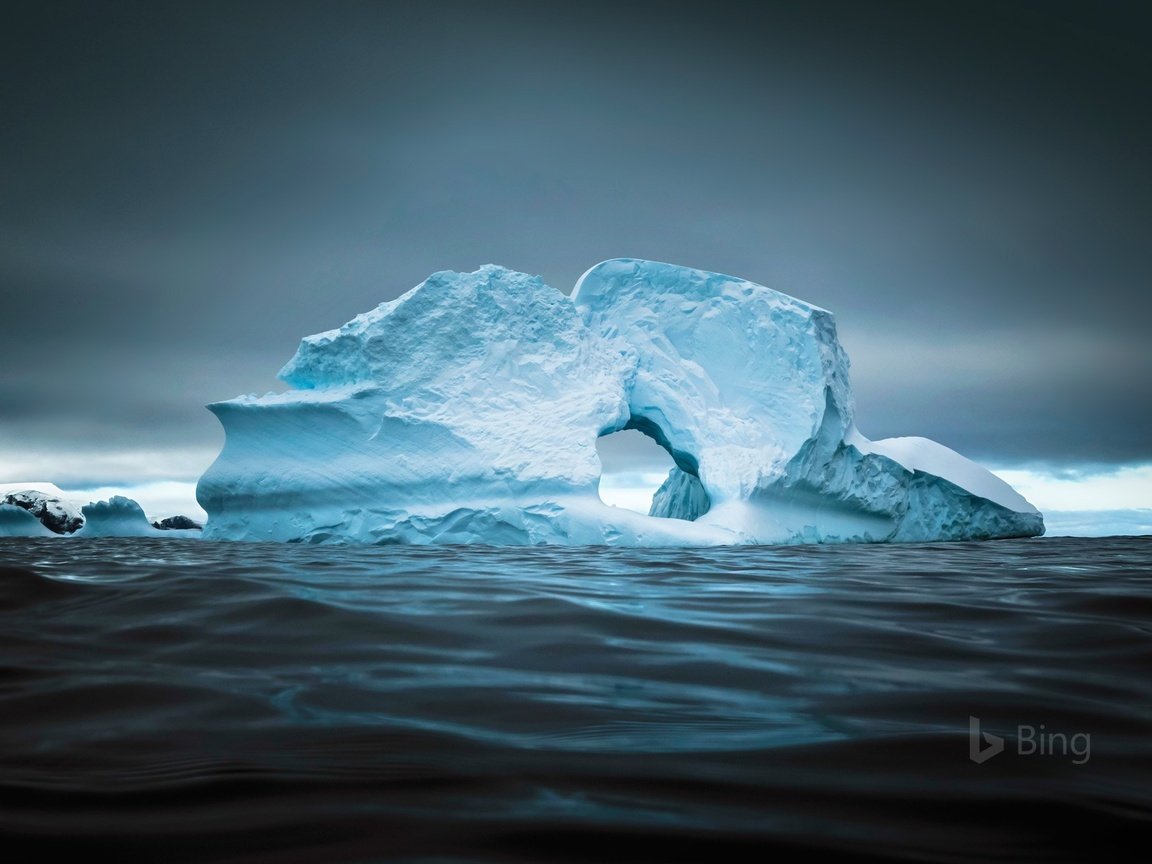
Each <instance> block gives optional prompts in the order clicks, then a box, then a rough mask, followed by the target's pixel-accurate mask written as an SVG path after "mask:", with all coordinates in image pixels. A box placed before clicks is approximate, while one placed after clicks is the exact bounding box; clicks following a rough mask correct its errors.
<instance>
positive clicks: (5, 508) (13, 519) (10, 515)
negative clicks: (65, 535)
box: [0, 504, 58, 537]
mask: <svg viewBox="0 0 1152 864" xmlns="http://www.w3.org/2000/svg"><path fill="white" fill-rule="evenodd" d="M56 536H58V535H57V534H55V533H54V532H52V531H50V530H48V529H47V528H46V527H44V525H43V524H41V522H40V520H39V519H37V518H36V516H35V514H33V513H32V512H31V511H29V510H27V509H25V508H24V507H20V506H18V505H16V504H0V537H56Z"/></svg>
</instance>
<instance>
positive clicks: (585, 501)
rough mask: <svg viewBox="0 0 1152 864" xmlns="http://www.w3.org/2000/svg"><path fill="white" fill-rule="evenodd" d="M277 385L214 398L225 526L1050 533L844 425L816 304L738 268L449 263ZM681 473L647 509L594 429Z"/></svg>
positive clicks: (1021, 508) (773, 538)
mask: <svg viewBox="0 0 1152 864" xmlns="http://www.w3.org/2000/svg"><path fill="white" fill-rule="evenodd" d="M280 377H281V378H282V379H283V380H284V381H285V382H287V383H288V384H289V385H290V387H291V388H292V389H290V390H288V391H287V392H284V393H279V394H268V395H266V396H262V397H256V396H244V397H239V398H237V399H232V400H230V401H226V402H218V403H215V404H213V405H210V406H209V408H210V409H211V410H212V411H213V412H214V413H215V414H216V416H217V417H218V418H219V419H220V421H221V423H222V424H223V426H224V429H225V432H226V441H225V445H224V449H223V451H222V452H221V454H220V456H219V458H218V459H217V460H216V462H215V463H214V464H213V465H212V466H211V467H210V468H209V469H208V471H207V472H206V473H205V474H204V476H203V477H202V478H201V479H200V483H199V484H198V487H197V498H198V500H199V502H200V504H201V505H202V506H203V507H204V509H205V510H206V511H207V512H208V514H209V519H208V523H207V525H206V526H205V532H204V536H205V537H206V538H217V539H242V540H294V541H309V542H321V541H329V540H353V541H363V542H392V543H489V544H537V543H565V544H616V545H712V544H753V543H795V542H838V541H922V540H959V539H979V538H993V537H1022V536H1031V535H1036V534H1040V533H1042V532H1043V521H1042V518H1041V516H1040V514H1039V513H1038V512H1037V510H1036V508H1034V507H1033V506H1032V505H1030V504H1029V503H1028V502H1027V501H1025V500H1024V499H1023V498H1022V497H1021V496H1020V495H1019V494H1017V493H1016V492H1015V491H1014V490H1013V489H1012V488H1011V487H1010V486H1008V484H1006V483H1004V482H1003V481H1002V480H1000V479H999V478H997V477H995V476H994V475H992V474H991V473H989V472H988V471H986V470H985V469H983V468H981V467H980V466H978V465H976V464H974V463H972V462H970V461H968V460H967V459H965V458H964V457H962V456H960V455H959V454H957V453H954V452H953V451H951V450H949V449H947V448H946V447H943V446H941V445H939V444H935V443H934V442H931V441H927V440H925V439H918V438H897V439H888V440H885V441H869V440H868V439H867V438H865V437H864V436H863V435H861V434H860V433H859V432H858V431H857V430H856V428H855V424H854V421H853V410H854V407H853V402H852V391H851V386H850V383H849V377H848V358H847V356H846V355H845V353H844V350H843V348H842V347H841V346H840V343H839V341H838V340H837V338H836V327H835V323H834V320H833V317H832V315H831V313H829V312H827V311H826V310H824V309H820V308H818V307H816V306H812V305H810V304H807V303H804V302H802V301H800V300H796V299H795V298H792V297H789V296H787V295H785V294H781V293H779V292H777V291H773V290H771V289H769V288H765V287H764V286H762V285H756V284H754V283H752V282H748V281H746V280H743V279H738V278H734V277H731V276H724V275H721V274H718V273H708V272H704V271H701V270H695V269H691V268H688V267H679V266H674V265H670V264H661V263H657V262H652V261H640V260H633V259H617V260H612V261H605V262H603V263H601V264H598V265H596V266H595V267H593V268H592V269H591V270H589V271H588V272H587V273H585V274H584V276H582V277H581V279H580V281H579V282H578V283H577V285H576V289H575V291H574V292H573V294H572V296H571V297H568V296H566V295H564V294H562V293H561V292H559V291H556V290H554V289H552V288H550V287H548V286H547V285H545V284H544V283H543V282H542V281H541V280H540V279H539V278H538V277H533V276H528V275H525V274H523V273H517V272H514V271H511V270H507V269H504V268H502V267H497V266H494V265H488V266H485V267H482V268H480V269H479V270H477V271H475V272H473V273H455V272H448V271H445V272H441V273H436V274H434V275H432V276H430V277H429V278H428V279H427V280H425V281H424V282H422V283H421V284H420V285H418V286H416V287H415V288H413V289H412V290H410V291H408V292H407V293H406V294H404V295H402V296H401V297H399V298H397V299H396V300H393V301H390V302H387V303H383V304H381V305H380V306H378V307H377V308H376V309H374V310H372V311H370V312H367V313H365V314H363V315H359V316H357V317H356V318H354V319H353V320H352V321H350V322H348V323H347V324H345V325H344V326H343V327H341V328H339V329H337V330H332V331H329V332H326V333H320V334H317V335H315V336H309V337H307V338H305V339H304V340H303V341H302V342H301V344H300V348H299V350H298V351H297V352H296V355H295V356H294V357H293V358H292V359H291V360H290V361H289V362H288V364H287V365H286V366H285V367H284V368H283V369H282V370H281V372H280ZM621 429H638V430H640V431H641V432H644V433H645V434H647V435H649V436H651V437H652V438H654V439H655V440H656V441H657V442H659V443H660V444H661V445H662V446H663V447H664V448H665V449H666V450H667V451H668V452H669V453H670V454H671V456H672V458H673V460H674V461H675V464H676V467H675V468H674V469H673V471H672V473H671V475H670V476H669V478H668V480H667V481H666V482H665V484H664V486H662V487H661V489H660V491H659V492H658V493H657V494H656V496H655V497H654V499H653V506H652V512H651V514H650V515H648V516H645V515H643V514H639V513H633V512H631V511H627V510H622V509H618V508H615V507H609V506H607V505H605V504H603V503H602V502H601V501H600V499H599V497H598V494H597V487H598V482H599V479H600V463H599V459H598V457H597V455H596V446H595V445H596V440H597V438H598V437H600V436H602V435H606V434H609V433H611V432H615V431H618V430H621Z"/></svg>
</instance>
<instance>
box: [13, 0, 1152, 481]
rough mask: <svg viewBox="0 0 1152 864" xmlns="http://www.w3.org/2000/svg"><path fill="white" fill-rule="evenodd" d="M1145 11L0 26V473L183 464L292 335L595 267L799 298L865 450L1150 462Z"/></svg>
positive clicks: (133, 18)
mask: <svg viewBox="0 0 1152 864" xmlns="http://www.w3.org/2000/svg"><path fill="white" fill-rule="evenodd" d="M624 6H627V7H628V9H629V11H628V12H627V13H626V14H622V13H621V11H620V7H624ZM1150 9H1152V7H1150V6H1149V5H1148V4H1146V3H1134V4H1126V3H1109V2H1084V3H1075V4H1067V3H1058V2H1051V0H1044V2H997V3H989V4H983V3H932V2H908V3H867V2H849V3H825V2H804V3H795V4H775V5H774V4H770V3H759V4H755V6H754V7H753V6H751V5H749V6H746V7H742V6H737V5H733V6H729V7H718V5H717V4H716V3H701V4H683V5H678V4H674V3H668V2H664V3H656V4H651V5H647V6H645V5H644V4H623V3H611V4H604V5H596V4H591V3H587V2H584V3H579V4H575V3H572V4H565V5H564V6H563V7H562V6H561V5H560V4H547V3H539V2H537V3H518V4H513V3H479V2H477V3H462V4H458V5H452V4H437V3H420V4H416V3H413V4H400V3H392V2H387V3H385V2H381V3H349V2H331V3H315V4H309V3H287V2H285V3H269V4H262V3H254V2H242V3H241V2H228V3H210V2H185V3H181V4H167V3H162V2H155V0H149V2H144V3H129V2H116V3H107V4H105V3H90V4H79V5H73V4H54V3H27V4H23V7H22V8H20V7H9V8H7V9H6V12H5V20H4V22H3V26H2V28H0V124H2V125H0V291H2V292H3V293H2V298H3V301H2V302H3V306H2V311H0V342H2V345H3V348H4V352H5V356H6V357H7V363H6V364H5V371H4V373H3V375H2V376H0V412H2V413H0V481H5V480H13V481H16V480H23V479H31V478H32V476H33V472H37V473H35V474H34V476H35V477H36V478H38V479H47V480H54V481H56V482H58V483H60V484H61V485H64V486H67V485H90V486H96V485H105V484H116V483H126V482H138V481H141V480H157V481H159V480H165V479H178V480H188V479H195V477H196V476H197V475H198V474H199V473H200V472H201V471H202V470H203V469H204V468H205V467H206V466H207V464H208V462H209V461H210V460H211V459H212V458H213V456H214V455H215V453H216V452H217V451H218V449H219V447H220V444H221V443H222V434H221V432H220V431H219V428H218V424H217V422H216V420H215V419H214V418H213V417H212V416H211V415H210V414H209V413H208V412H207V411H205V410H204V409H203V407H202V406H203V404H204V403H205V402H209V401H213V400H218V399H225V398H230V397H232V396H235V395H237V394H239V393H245V392H251V391H257V392H264V391H266V390H268V389H273V388H277V387H278V384H277V382H276V381H275V378H274V375H275V372H276V371H277V369H279V367H280V366H281V365H282V364H283V363H284V362H285V361H286V360H287V359H288V358H289V357H290V356H291V355H292V353H293V351H294V350H295V348H296V344H297V342H298V340H299V339H300V337H302V336H304V335H306V334H309V333H313V332H317V331H320V330H325V329H328V328H331V327H334V326H338V325H339V324H341V323H343V322H344V321H346V320H347V319H349V318H351V317H352V316H353V315H355V314H356V313H359V312H362V311H365V310H367V309H369V308H371V307H373V306H375V305H376V304H378V303H379V302H380V301H382V300H386V299H390V298H392V297H395V296H396V295H398V294H399V293H401V292H403V291H405V290H407V289H408V288H410V287H412V286H413V285H415V284H416V283H417V282H419V281H420V280H421V279H423V278H424V277H425V276H427V275H428V274H429V273H431V272H433V271H436V270H442V269H457V270H472V269H475V268H476V267H477V266H479V265H481V264H484V263H488V262H495V263H499V264H504V265H506V266H509V267H512V268H515V269H518V270H524V271H527V272H530V273H538V274H540V275H542V276H543V277H544V278H545V280H546V281H547V282H548V283H549V284H551V285H554V286H555V287H557V288H559V289H561V290H564V291H570V290H571V287H572V285H573V284H574V282H575V280H576V278H577V277H578V276H579V275H580V273H581V272H583V271H584V270H585V269H587V268H588V267H589V266H591V265H592V264H594V263H596V262H597V261H600V260H602V259H605V258H610V257H616V256H634V257H644V258H652V259H656V260H664V261H671V262H675V263H681V264H688V265H692V266H696V267H701V268H705V269H711V270H718V271H721V272H727V273H732V274H735V275H739V276H742V277H746V278H749V279H752V280H754V281H757V282H761V283H763V284H766V285H769V286H771V287H774V288H777V289H779V290H782V291H785V292H787V293H790V294H793V295H795V296H798V297H800V298H802V299H805V300H808V301H811V302H814V303H817V304H819V305H821V306H825V307H827V308H829V309H831V310H833V311H834V312H835V313H836V315H837V320H838V323H839V328H840V335H841V339H842V341H843V342H844V344H845V346H846V347H847V349H848V351H849V354H850V356H851V358H852V361H853V373H854V381H855V385H856V392H857V405H858V422H859V426H860V428H861V431H863V432H864V433H865V434H866V435H868V436H870V437H873V438H880V437H886V436H889V435H901V434H919V435H927V436H929V437H932V438H935V439H937V440H939V441H941V442H943V443H945V444H947V445H949V446H952V447H954V448H956V449H958V450H960V451H961V452H963V453H965V454H966V455H969V456H972V457H974V458H978V459H981V460H984V461H986V462H989V463H990V464H995V465H1000V466H1004V465H1024V464H1034V465H1040V464H1046V465H1048V466H1052V467H1055V468H1058V469H1063V468H1067V469H1069V470H1072V469H1074V468H1075V467H1076V466H1082V465H1085V464H1095V465H1098V466H1115V465H1119V464H1122V463H1137V462H1148V461H1152V435H1150V434H1149V432H1150V430H1152V398H1150V397H1152V385H1150V382H1152V351H1150V350H1149V348H1148V336H1147V331H1148V330H1149V326H1150V324H1152V321H1150V317H1152V316H1150V310H1152V296H1150V295H1152V110H1150V108H1149V106H1150V105H1152V51H1149V49H1148V45H1149V44H1150V40H1152V26H1150V24H1152V15H1150V12H1149V10H1150ZM62 454H66V456H67V458H65V457H64V456H63V455H62ZM53 472H54V473H53Z"/></svg>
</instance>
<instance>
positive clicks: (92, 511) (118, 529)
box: [72, 495, 171, 538]
mask: <svg viewBox="0 0 1152 864" xmlns="http://www.w3.org/2000/svg"><path fill="white" fill-rule="evenodd" d="M81 509H82V510H83V512H84V527H83V528H81V529H80V530H79V531H77V532H76V533H75V534H73V535H72V536H74V537H89V538H90V537H163V536H165V535H167V534H170V533H171V532H169V531H161V530H160V529H158V528H153V527H152V526H151V525H150V524H149V523H148V517H146V516H145V515H144V510H143V509H142V508H141V507H140V505H139V504H138V503H136V502H135V501H134V500H132V499H131V498H126V497H124V496H123V495H113V496H112V497H111V498H109V499H108V500H107V501H93V502H91V503H89V504H85V505H84V506H83V508H81Z"/></svg>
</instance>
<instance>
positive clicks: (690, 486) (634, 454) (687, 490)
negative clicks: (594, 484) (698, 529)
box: [596, 420, 708, 521]
mask: <svg viewBox="0 0 1152 864" xmlns="http://www.w3.org/2000/svg"><path fill="white" fill-rule="evenodd" d="M646 425H647V426H651V427H652V428H653V429H654V430H655V432H656V434H660V432H659V430H658V429H657V428H656V427H655V425H654V424H651V423H647V422H645V423H636V422H635V421H634V420H630V421H629V422H628V425H627V427H625V428H624V429H621V430H617V431H615V432H610V433H608V434H606V435H601V436H600V437H599V438H598V439H597V440H596V452H597V453H598V454H599V456H600V464H601V465H602V466H603V471H602V473H601V475H600V489H599V492H600V500H601V501H603V502H604V503H605V504H608V505H610V506H613V507H620V508H623V509H625V510H633V511H635V512H637V513H643V514H644V515H646V516H666V517H670V518H674V519H686V520H688V521H692V520H693V519H696V518H698V517H699V516H701V515H702V514H704V513H706V512H707V511H708V496H707V494H705V492H704V487H702V486H701V485H700V481H699V480H698V479H697V478H696V477H695V472H694V471H693V472H692V473H691V474H685V473H684V471H682V470H678V469H677V465H676V461H675V460H674V459H673V458H672V455H671V454H670V453H669V452H668V450H667V449H666V447H665V446H664V445H663V443H660V442H659V441H658V440H657V439H656V437H655V435H652V434H649V432H648V431H647V429H646ZM661 437H663V436H662V435H661ZM685 461H686V462H687V461H690V462H691V463H693V466H694V462H695V460H685ZM662 487H666V488H664V494H663V497H664V498H665V499H666V500H664V501H663V502H662V504H660V505H654V501H653V496H655V495H656V493H657V491H658V490H660V489H661V488H662ZM682 498H683V499H685V500H684V501H681V500H680V499H682Z"/></svg>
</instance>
